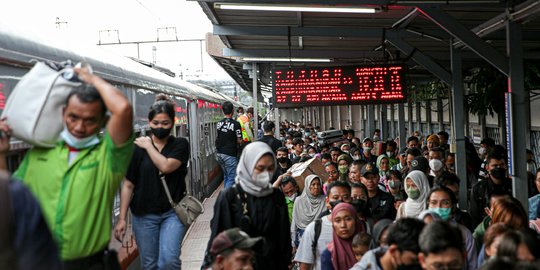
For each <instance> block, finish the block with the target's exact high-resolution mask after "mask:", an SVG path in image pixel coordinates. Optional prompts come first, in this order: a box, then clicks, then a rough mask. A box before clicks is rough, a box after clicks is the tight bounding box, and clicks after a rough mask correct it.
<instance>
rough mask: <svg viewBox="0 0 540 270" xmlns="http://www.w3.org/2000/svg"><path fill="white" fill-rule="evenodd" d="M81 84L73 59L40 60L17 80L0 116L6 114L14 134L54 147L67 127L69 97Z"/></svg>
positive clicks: (33, 142) (25, 139) (36, 143)
mask: <svg viewBox="0 0 540 270" xmlns="http://www.w3.org/2000/svg"><path fill="white" fill-rule="evenodd" d="M80 85H82V82H80V81H79V80H78V79H77V75H76V74H75V73H74V72H73V66H72V65H71V62H70V61H67V62H64V63H60V64H54V63H44V62H38V63H36V64H35V65H34V67H33V68H32V69H31V70H30V71H29V72H28V73H27V74H26V75H24V76H23V77H22V78H21V80H20V81H19V82H18V83H17V85H16V86H15V88H14V89H13V92H12V93H11V94H10V95H9V97H8V99H7V102H6V107H5V109H4V111H3V112H2V116H1V117H2V118H3V117H7V119H6V122H7V124H8V125H9V126H10V127H11V129H12V133H13V136H14V137H16V138H19V139H21V140H23V141H25V142H27V143H29V144H32V145H35V146H41V147H49V148H50V147H54V146H55V144H56V142H57V141H58V137H59V134H60V132H61V131H62V129H63V128H64V123H63V119H62V109H63V107H64V104H65V102H66V98H67V97H68V95H69V93H70V92H71V90H72V89H74V88H75V87H78V86H80Z"/></svg>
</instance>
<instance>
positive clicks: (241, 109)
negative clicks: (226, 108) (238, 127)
mask: <svg viewBox="0 0 540 270" xmlns="http://www.w3.org/2000/svg"><path fill="white" fill-rule="evenodd" d="M240 111H244V108H243V107H238V109H236V112H240Z"/></svg>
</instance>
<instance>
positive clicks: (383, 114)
mask: <svg viewBox="0 0 540 270" xmlns="http://www.w3.org/2000/svg"><path fill="white" fill-rule="evenodd" d="M379 108H380V113H379V129H380V130H381V137H380V140H381V141H383V142H384V141H386V139H387V138H389V136H388V134H389V133H388V115H387V114H388V106H387V105H386V104H381V105H379Z"/></svg>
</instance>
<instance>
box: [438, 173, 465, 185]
mask: <svg viewBox="0 0 540 270" xmlns="http://www.w3.org/2000/svg"><path fill="white" fill-rule="evenodd" d="M434 182H435V185H438V186H445V187H448V186H450V185H454V184H455V185H458V186H459V177H458V176H457V175H456V174H455V173H451V172H448V171H443V172H442V173H441V175H439V176H437V177H435V181H434Z"/></svg>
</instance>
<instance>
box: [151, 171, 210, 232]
mask: <svg viewBox="0 0 540 270" xmlns="http://www.w3.org/2000/svg"><path fill="white" fill-rule="evenodd" d="M160 178H161V183H162V184H163V188H164V189H165V194H167V198H168V199H169V203H170V204H171V206H172V208H173V209H174V211H175V212H176V216H177V217H178V219H179V220H180V222H182V224H184V226H186V227H189V226H190V225H191V223H193V222H194V221H195V220H196V219H197V217H198V216H199V215H200V214H202V213H204V206H203V204H202V203H201V202H200V201H199V200H197V198H195V197H193V196H191V195H189V194H187V193H185V194H184V198H182V200H180V202H178V203H175V202H174V201H173V199H172V197H171V193H170V192H169V187H168V186H167V183H166V182H165V175H163V174H162V175H161V176H160Z"/></svg>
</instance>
